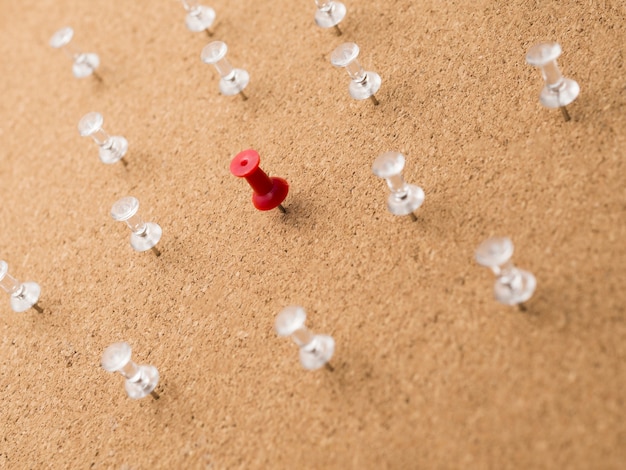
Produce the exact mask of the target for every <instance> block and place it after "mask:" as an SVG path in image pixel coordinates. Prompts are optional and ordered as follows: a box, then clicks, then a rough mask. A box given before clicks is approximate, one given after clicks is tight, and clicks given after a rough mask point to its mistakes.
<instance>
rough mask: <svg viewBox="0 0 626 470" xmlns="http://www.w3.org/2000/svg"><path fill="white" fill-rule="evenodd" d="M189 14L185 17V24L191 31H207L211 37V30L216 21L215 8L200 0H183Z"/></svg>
mask: <svg viewBox="0 0 626 470" xmlns="http://www.w3.org/2000/svg"><path fill="white" fill-rule="evenodd" d="M182 2H183V6H184V7H185V10H187V16H186V17H185V25H186V26H187V29H188V30H189V31H193V32H194V33H199V32H201V31H206V33H207V35H208V36H209V37H210V36H212V35H213V34H212V33H211V31H210V30H209V28H210V27H211V25H212V24H213V22H214V21H215V10H214V9H213V8H211V7H206V6H204V5H200V2H199V1H198V0H182Z"/></svg>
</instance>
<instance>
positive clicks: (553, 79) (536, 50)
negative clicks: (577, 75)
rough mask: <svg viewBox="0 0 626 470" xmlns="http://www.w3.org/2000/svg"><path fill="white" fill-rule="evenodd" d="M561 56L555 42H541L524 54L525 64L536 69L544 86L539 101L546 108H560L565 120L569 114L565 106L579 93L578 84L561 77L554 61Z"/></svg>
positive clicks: (558, 46) (559, 48) (559, 47)
mask: <svg viewBox="0 0 626 470" xmlns="http://www.w3.org/2000/svg"><path fill="white" fill-rule="evenodd" d="M560 55H561V46H560V45H559V44H557V43H556V42H542V43H539V44H536V45H534V46H533V47H531V48H530V49H529V50H528V53H527V54H526V62H528V63H529V64H530V65H533V66H535V67H538V68H539V69H540V70H541V76H542V77H543V80H544V82H545V86H544V87H543V89H542V90H541V94H540V95H539V101H540V102H541V104H542V105H544V106H545V107H546V108H561V109H562V110H564V111H565V112H564V113H563V116H564V118H565V120H566V121H567V120H569V114H568V113H567V111H566V110H565V106H567V105H568V104H570V103H571V102H573V101H574V100H575V99H576V97H577V96H578V94H579V93H580V87H579V86H578V83H576V82H575V81H574V80H571V79H569V78H565V77H563V75H562V74H561V71H560V70H559V66H558V65H557V62H556V59H557V58H558V57H559V56H560Z"/></svg>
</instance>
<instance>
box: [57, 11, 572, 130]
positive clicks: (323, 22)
mask: <svg viewBox="0 0 626 470" xmlns="http://www.w3.org/2000/svg"><path fill="white" fill-rule="evenodd" d="M316 4H317V7H318V10H317V12H316V15H315V21H316V23H317V24H318V25H319V26H321V27H323V28H331V27H334V28H336V30H337V32H338V33H339V34H341V31H340V30H339V27H338V24H339V22H341V20H342V19H343V18H344V17H345V14H346V7H345V5H343V4H342V3H341V2H336V1H332V0H316ZM183 5H184V6H185V9H186V10H187V11H188V14H187V18H186V24H187V27H188V28H189V29H190V30H191V31H207V32H209V28H210V27H211V25H212V24H213V21H214V20H215V11H214V10H213V9H212V8H210V7H206V6H202V5H199V4H198V2H197V1H195V0H194V1H191V0H183ZM73 35H74V31H73V30H72V28H69V27H66V28H63V29H61V30H59V31H57V32H56V33H55V34H54V35H53V36H52V38H51V39H50V45H51V46H52V47H54V48H63V49H64V51H65V52H66V53H67V54H68V56H69V57H70V58H71V59H72V61H73V67H72V70H73V73H74V76H75V77H77V78H84V77H88V76H90V75H94V76H95V77H96V78H97V79H98V80H100V81H101V80H102V78H101V77H100V76H99V75H98V74H97V73H96V69H97V68H98V66H99V65H100V59H99V57H98V55H97V54H94V53H82V52H79V51H77V50H75V49H74V48H72V47H71V46H70V41H71V39H72V37H73ZM227 50H228V48H227V46H226V44H225V43H224V42H222V41H213V42H211V43H209V44H208V45H206V46H205V47H204V49H203V50H202V53H201V55H200V57H201V59H202V61H203V62H205V63H207V64H212V65H214V66H215V68H216V69H217V71H218V73H219V74H220V77H221V78H220V82H219V89H220V92H221V93H222V94H223V95H227V96H232V95H237V94H240V95H241V97H242V98H243V99H244V100H245V99H247V96H246V95H245V93H244V89H245V88H246V86H248V83H249V82H250V75H249V74H248V72H247V71H246V70H244V69H239V68H234V67H233V66H232V65H231V64H230V62H229V61H228V60H227V59H226V52H227ZM561 52H562V50H561V46H560V45H559V44H557V43H555V42H545V43H539V44H536V45H534V46H533V47H531V48H530V49H529V51H528V53H527V54H526V61H527V62H528V63H529V64H530V65H533V66H535V67H538V68H540V70H541V75H542V77H543V79H544V82H545V85H544V88H543V89H542V91H541V94H540V96H539V100H540V102H541V104H543V105H544V106H545V107H547V108H553V109H556V108H560V109H561V111H562V113H563V117H564V119H565V120H566V121H569V120H570V115H569V113H568V111H567V108H566V106H567V105H569V104H570V103H572V102H573V101H574V100H575V99H576V97H577V96H578V94H579V93H580V87H579V85H578V83H577V82H575V81H574V80H571V79H569V78H565V77H563V75H562V74H561V72H560V70H559V67H558V65H557V62H556V59H557V58H558V57H559V56H560V55H561ZM358 55H359V47H358V46H357V45H356V44H354V43H345V44H342V45H340V46H339V47H337V48H336V49H335V50H334V51H333V52H332V54H331V57H330V61H331V63H332V64H333V65H334V66H336V67H342V68H345V69H346V70H347V72H348V75H349V76H350V78H351V79H352V81H351V82H350V84H349V88H348V90H349V92H350V96H352V97H353V98H354V99H356V100H365V99H368V98H369V99H370V100H372V102H373V103H374V104H378V100H377V99H376V96H375V93H376V92H377V91H378V90H379V89H380V86H381V83H382V80H381V78H380V76H379V75H378V74H377V73H376V72H373V71H366V70H364V69H363V68H362V67H361V66H360V65H359V62H358V61H357V57H358Z"/></svg>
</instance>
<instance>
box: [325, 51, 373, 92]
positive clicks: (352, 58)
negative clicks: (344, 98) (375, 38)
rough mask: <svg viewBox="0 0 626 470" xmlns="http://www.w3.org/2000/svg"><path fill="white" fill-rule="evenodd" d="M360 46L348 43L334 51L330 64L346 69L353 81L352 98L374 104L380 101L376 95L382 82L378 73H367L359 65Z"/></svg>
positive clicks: (351, 86)
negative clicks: (366, 100) (369, 101)
mask: <svg viewBox="0 0 626 470" xmlns="http://www.w3.org/2000/svg"><path fill="white" fill-rule="evenodd" d="M358 55H359V46H357V45H356V44H354V43H353V42H346V43H345V44H342V45H341V46H339V47H338V48H337V49H335V50H334V51H333V53H332V54H331V55H330V62H331V64H333V65H334V66H335V67H345V68H346V70H347V72H348V75H350V78H351V79H352V81H351V82H350V86H349V90H350V96H352V98H354V99H355V100H365V99H367V98H370V99H371V100H372V101H373V102H374V104H378V100H377V99H376V97H375V96H374V94H375V93H376V92H377V91H378V90H379V89H380V84H381V83H382V80H381V78H380V75H378V74H377V73H376V72H372V71H365V70H363V67H361V65H360V64H359V62H358V60H357V57H358Z"/></svg>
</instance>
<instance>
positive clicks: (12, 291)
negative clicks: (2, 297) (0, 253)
mask: <svg viewBox="0 0 626 470" xmlns="http://www.w3.org/2000/svg"><path fill="white" fill-rule="evenodd" d="M0 287H2V289H4V291H5V292H6V293H7V294H9V295H10V296H11V308H12V309H13V311H14V312H25V311H26V310H28V309H29V308H33V309H34V310H36V311H37V312H39V313H43V309H42V308H41V307H40V306H39V305H37V301H38V300H39V294H41V287H39V284H37V283H36V282H32V281H28V282H19V281H18V280H17V279H15V278H14V277H13V276H11V275H10V274H9V265H8V264H7V263H6V261H2V260H0Z"/></svg>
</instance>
